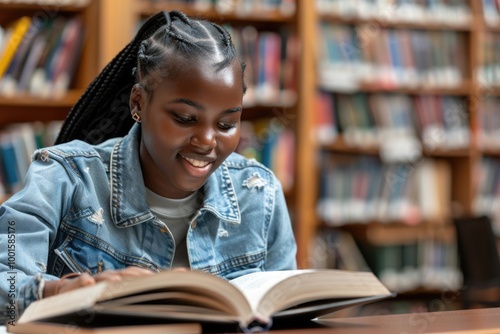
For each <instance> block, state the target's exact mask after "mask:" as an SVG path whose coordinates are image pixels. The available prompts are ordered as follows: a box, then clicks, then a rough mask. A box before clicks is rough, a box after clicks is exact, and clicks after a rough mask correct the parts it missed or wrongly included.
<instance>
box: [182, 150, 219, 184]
mask: <svg viewBox="0 0 500 334" xmlns="http://www.w3.org/2000/svg"><path fill="white" fill-rule="evenodd" d="M181 158H182V159H181V161H182V165H183V166H184V170H185V171H186V172H187V174H188V175H190V176H191V177H194V178H201V179H204V178H206V177H208V175H209V174H210V171H211V170H212V164H213V162H214V161H215V160H213V159H211V160H210V161H207V160H199V159H195V158H188V157H186V156H183V155H181Z"/></svg>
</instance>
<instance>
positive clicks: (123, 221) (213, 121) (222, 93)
mask: <svg viewBox="0 0 500 334" xmlns="http://www.w3.org/2000/svg"><path fill="white" fill-rule="evenodd" d="M132 73H133V74H134V75H132ZM244 92H245V83H244V66H243V64H242V63H241V61H240V59H239V58H238V56H237V54H236V52H235V48H234V46H233V44H232V42H231V38H230V36H229V34H228V33H227V32H226V31H225V30H224V29H223V28H221V27H220V26H218V25H216V24H214V23H211V22H208V21H203V20H194V19H190V18H188V17H187V16H185V15H184V14H182V13H180V12H176V11H173V12H170V13H167V12H161V13H158V14H156V15H155V16H153V17H151V18H150V19H148V20H147V21H146V22H145V23H144V25H143V26H142V28H141V29H140V30H139V32H138V34H137V36H136V38H135V39H134V40H133V41H132V42H131V43H129V45H127V47H125V48H124V49H123V50H122V51H121V52H120V53H119V54H118V55H117V56H116V57H115V58H114V59H113V60H112V61H111V63H110V64H109V65H108V66H107V67H106V68H105V69H104V70H103V72H102V73H101V74H100V75H99V76H98V77H97V78H96V79H95V80H94V82H93V83H92V84H91V85H90V86H89V87H88V89H87V91H86V92H85V93H84V95H83V96H82V97H81V99H80V100H79V101H78V102H77V104H76V105H75V107H74V108H73V109H72V110H71V112H70V114H69V116H68V118H67V120H66V121H65V124H64V125H63V128H62V130H61V133H60V135H59V138H58V140H57V144H58V145H55V146H53V147H49V148H45V149H41V150H38V151H37V152H35V154H34V155H33V162H32V164H31V166H30V169H29V172H28V175H27V176H26V183H25V186H24V188H23V190H21V191H20V192H18V193H16V194H15V195H14V196H12V197H11V198H10V199H9V200H8V201H6V202H5V203H3V205H2V206H1V208H0V247H2V251H1V252H0V270H1V276H0V299H1V301H2V303H3V304H4V305H5V307H4V308H3V309H4V310H6V311H7V313H6V314H5V317H6V318H7V319H8V320H10V319H12V315H13V314H14V315H15V316H19V315H20V314H21V313H22V312H23V310H24V309H25V308H26V307H27V306H28V305H29V304H30V303H31V302H33V301H35V300H37V299H40V298H44V297H48V296H51V295H54V294H58V293H62V292H65V291H69V290H72V289H75V288H78V287H81V286H85V285H89V284H95V283H96V282H99V281H102V280H121V279H123V278H125V277H130V276H138V275H150V274H152V273H153V272H157V271H161V270H168V269H171V268H190V269H191V270H202V271H206V272H209V273H212V274H215V275H219V276H221V277H224V278H226V279H232V278H235V277H238V276H240V275H243V274H247V273H250V272H254V271H264V270H286V269H295V268H296V262H295V252H296V245H295V241H294V237H293V232H292V228H291V224H290V219H289V215H288V212H287V207H286V203H285V200H284V196H283V192H282V189H281V185H280V184H279V182H278V180H277V179H276V178H275V176H274V175H273V174H272V172H271V171H270V170H268V169H267V168H265V167H263V166H262V165H261V164H259V163H257V162H255V161H251V160H247V159H245V158H243V157H242V156H240V155H238V154H236V153H233V151H234V150H235V149H236V146H237V144H238V141H239V135H240V117H241V113H242V99H243V94H244ZM124 102H125V103H124ZM74 139H80V140H74ZM9 240H13V241H12V242H11V243H9ZM7 245H9V246H11V245H12V248H11V249H9V250H11V251H10V252H7V251H6V250H7V249H6V247H7ZM9 254H10V255H12V256H10V255H9ZM68 274H69V275H68ZM61 277H63V278H62V279H61ZM70 277H71V278H70ZM65 278H67V279H65ZM12 312H14V313H12Z"/></svg>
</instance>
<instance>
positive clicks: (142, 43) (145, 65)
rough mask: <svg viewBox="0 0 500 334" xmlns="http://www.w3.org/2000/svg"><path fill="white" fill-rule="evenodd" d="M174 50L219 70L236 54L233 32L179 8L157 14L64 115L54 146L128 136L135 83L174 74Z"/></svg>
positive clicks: (154, 81)
mask: <svg viewBox="0 0 500 334" xmlns="http://www.w3.org/2000/svg"><path fill="white" fill-rule="evenodd" d="M174 54H176V55H180V56H182V57H184V58H185V59H193V60H196V59H201V58H200V57H212V58H213V59H215V60H216V67H217V69H222V68H225V67H227V66H228V65H230V64H231V63H232V62H233V61H234V60H235V59H237V58H238V56H237V53H236V51H235V48H234V45H233V43H232V42H231V37H230V35H229V34H228V32H227V31H226V30H225V29H224V28H222V27H220V26H219V25H217V24H215V23H212V22H209V21H205V20H198V19H192V18H189V17H187V16H186V15H185V14H184V13H181V12H179V11H171V12H159V13H157V14H155V15H153V16H151V17H150V18H148V20H146V22H144V24H143V25H142V26H141V28H140V29H139V31H138V32H137V34H136V36H135V38H134V39H133V40H132V41H131V42H130V43H129V44H128V45H127V46H126V47H125V48H124V49H123V50H122V51H120V52H119V53H118V54H117V55H116V56H115V57H114V58H113V59H112V60H111V62H110V63H109V64H108V65H107V66H106V67H105V68H104V69H103V70H102V72H101V73H100V74H99V75H98V76H97V77H96V78H95V79H94V81H93V82H92V83H91V84H90V85H89V87H88V88H87V89H86V91H85V92H84V93H83V95H82V96H81V97H80V99H79V100H78V101H77V102H76V104H75V105H74V106H73V108H72V109H71V110H70V112H69V114H68V116H67V117H66V119H65V121H64V123H63V125H62V128H61V131H60V133H59V135H58V137H57V139H56V144H59V143H64V142H68V141H70V140H73V139H80V140H83V141H85V142H88V143H90V144H98V143H101V142H103V141H105V140H106V139H109V138H113V137H121V136H124V135H125V134H127V132H128V131H129V130H130V128H131V127H132V125H133V124H134V121H133V120H132V118H131V117H130V106H129V97H130V92H131V89H132V87H133V85H134V84H136V83H139V84H140V85H141V86H142V87H143V88H144V89H145V90H146V91H147V92H150V91H152V90H153V89H154V88H155V84H157V83H159V81H160V80H163V79H165V78H168V77H169V76H173V75H174V74H175V72H176V71H177V70H178V68H177V66H176V64H175V63H174V64H173V63H172V62H169V59H170V58H172V57H169V55H174ZM240 63H241V67H242V73H244V68H245V66H244V64H243V63H242V62H240ZM243 82H244V81H243ZM242 89H243V92H244V91H245V89H246V87H245V84H243V87H242Z"/></svg>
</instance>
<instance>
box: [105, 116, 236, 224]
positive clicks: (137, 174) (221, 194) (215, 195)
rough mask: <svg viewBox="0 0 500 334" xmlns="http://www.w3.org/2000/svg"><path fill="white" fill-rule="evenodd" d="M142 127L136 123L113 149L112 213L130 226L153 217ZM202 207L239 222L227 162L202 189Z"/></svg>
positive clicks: (229, 220) (115, 217)
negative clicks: (143, 167) (141, 148)
mask: <svg viewBox="0 0 500 334" xmlns="http://www.w3.org/2000/svg"><path fill="white" fill-rule="evenodd" d="M140 138H141V127H140V125H139V124H134V125H133V126H132V129H131V130H130V132H129V133H128V134H127V135H126V136H125V137H123V138H122V139H120V140H118V141H117V143H116V144H115V146H114V147H113V151H112V152H111V159H110V160H111V161H110V184H111V200H110V201H111V216H112V218H113V221H114V223H115V225H117V226H119V227H127V226H131V225H136V224H140V223H143V222H145V221H148V220H151V219H153V218H154V215H153V214H152V213H151V211H150V210H149V205H148V203H147V201H146V186H145V185H144V178H143V176H142V170H141V165H140V161H139V143H140ZM201 191H202V193H203V196H204V199H203V205H202V208H201V209H200V210H201V211H202V210H206V211H209V212H211V213H213V214H214V215H215V216H217V217H218V218H219V219H222V220H225V221H227V222H230V223H236V224H239V223H240V220H241V219H240V218H241V215H240V210H239V206H238V201H237V198H236V193H235V191H234V186H233V181H232V180H231V176H230V174H229V169H228V167H227V165H226V163H225V162H224V163H223V164H222V165H221V166H220V167H219V168H217V170H216V171H215V172H214V173H213V174H212V175H211V176H210V177H209V179H208V180H207V182H206V183H205V185H204V186H203V188H202V190H201Z"/></svg>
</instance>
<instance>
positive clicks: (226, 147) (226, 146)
mask: <svg viewBox="0 0 500 334" xmlns="http://www.w3.org/2000/svg"><path fill="white" fill-rule="evenodd" d="M220 138H221V139H220V142H219V146H220V147H221V151H223V152H224V154H225V155H229V154H231V153H232V152H233V151H234V150H236V147H237V146H238V143H239V141H240V128H239V127H238V129H236V130H235V131H233V132H228V133H225V134H224V135H222V136H221V137H220Z"/></svg>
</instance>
